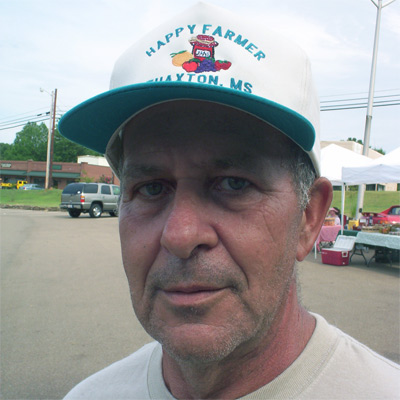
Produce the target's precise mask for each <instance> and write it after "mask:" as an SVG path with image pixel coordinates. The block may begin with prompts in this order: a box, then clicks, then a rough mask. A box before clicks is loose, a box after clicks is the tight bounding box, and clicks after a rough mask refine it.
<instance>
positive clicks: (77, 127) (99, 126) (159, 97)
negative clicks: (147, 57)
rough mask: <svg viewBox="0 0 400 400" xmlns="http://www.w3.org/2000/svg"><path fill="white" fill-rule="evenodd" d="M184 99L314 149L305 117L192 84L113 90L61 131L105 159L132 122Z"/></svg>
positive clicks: (73, 114)
mask: <svg viewBox="0 0 400 400" xmlns="http://www.w3.org/2000/svg"><path fill="white" fill-rule="evenodd" d="M182 99H190V100H204V101H211V102H215V103H220V104H224V105H227V106H231V107H234V108H238V109H240V110H242V111H245V112H248V113H250V114H252V115H255V116H256V117H258V118H260V119H262V120H264V121H266V122H267V123H269V124H270V125H273V126H274V127H275V128H277V129H279V130H280V131H281V132H283V133H284V134H286V135H287V136H289V137H290V138H291V139H292V140H293V141H294V142H295V143H297V144H298V145H299V146H300V147H301V148H302V149H303V150H305V151H307V152H310V151H311V150H312V148H313V145H314V142H315V136H316V135H315V130H314V127H313V125H312V124H311V123H310V122H309V121H308V120H307V119H305V118H304V117H303V116H301V115H300V114H298V113H296V112H294V111H292V110H290V109H288V108H286V107H283V106H281V105H280V104H277V103H275V102H272V101H269V100H267V99H264V98H262V97H258V96H255V95H253V94H250V93H245V92H241V91H239V90H236V89H228V88H224V87H219V86H213V85H203V84H198V83H190V82H157V83H154V82H149V83H139V84H134V85H129V86H123V87H120V88H117V89H112V90H109V91H107V92H105V93H102V94H100V95H98V96H95V97H93V98H91V99H89V100H87V101H85V102H83V103H81V104H79V105H78V106H76V107H74V108H73V109H71V110H70V111H68V112H67V113H66V114H65V115H64V116H63V117H62V118H61V120H60V122H59V124H58V129H59V131H60V133H61V134H62V135H63V136H65V137H66V138H67V139H70V140H72V141H73V142H76V143H79V144H81V145H83V146H85V147H88V148H90V149H92V150H95V151H98V152H99V153H102V154H104V153H105V151H106V147H107V144H108V141H109V140H110V138H111V136H112V135H113V134H114V132H115V131H116V130H117V129H118V128H119V127H120V126H121V125H122V124H123V123H124V122H125V121H126V120H127V119H129V118H130V117H131V116H133V115H134V114H136V113H137V112H139V111H140V110H143V109H145V108H147V107H149V106H151V105H154V104H157V103H162V102H165V101H171V100H182Z"/></svg>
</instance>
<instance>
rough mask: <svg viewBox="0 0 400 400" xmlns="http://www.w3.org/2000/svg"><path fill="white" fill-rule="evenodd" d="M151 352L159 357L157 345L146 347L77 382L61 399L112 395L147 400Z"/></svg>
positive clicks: (100, 397) (106, 397) (109, 397)
mask: <svg viewBox="0 0 400 400" xmlns="http://www.w3.org/2000/svg"><path fill="white" fill-rule="evenodd" d="M157 350H158V351H157ZM155 353H158V354H159V355H160V354H161V346H160V344H159V343H157V342H152V343H149V344H146V345H145V346H143V347H142V348H140V349H139V350H137V351H136V352H134V353H132V354H131V355H129V356H128V357H126V358H124V359H122V360H120V361H117V362H115V363H113V364H111V365H109V366H108V367H106V368H104V369H103V370H101V371H99V372H97V373H95V374H94V375H91V376H90V377H88V378H87V379H85V380H84V381H82V382H81V383H79V384H78V385H77V386H75V387H74V388H73V389H72V390H71V391H70V392H69V393H68V394H67V395H66V397H65V399H68V400H71V399H112V398H116V396H117V397H118V398H119V399H123V398H129V399H134V398H140V399H144V398H149V395H148V387H147V373H148V367H149V363H150V360H151V358H152V356H153V355H154V354H155Z"/></svg>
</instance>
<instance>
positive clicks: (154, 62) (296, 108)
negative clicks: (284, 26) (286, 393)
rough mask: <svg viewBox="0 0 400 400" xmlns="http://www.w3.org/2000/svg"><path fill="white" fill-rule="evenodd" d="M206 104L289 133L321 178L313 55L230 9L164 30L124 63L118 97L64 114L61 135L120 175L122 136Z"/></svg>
mask: <svg viewBox="0 0 400 400" xmlns="http://www.w3.org/2000/svg"><path fill="white" fill-rule="evenodd" d="M184 99H191V100H202V101H211V102H216V103H221V104H224V105H227V106H230V107H234V108H237V109H240V110H242V111H244V112H248V113H250V114H252V115H254V116H256V117H258V118H260V119H262V120H264V121H265V122H267V123H268V124H270V125H272V126H274V127H275V128H276V129H278V130H280V131H281V132H283V133H284V134H285V135H287V136H288V137H290V138H291V139H292V140H293V141H294V142H295V143H297V144H298V145H299V146H300V147H301V148H302V149H303V150H304V151H305V152H306V153H307V154H308V155H309V157H310V159H311V161H312V163H313V165H314V167H315V169H316V171H317V173H318V174H319V101H318V96H317V94H316V91H315V88H314V84H313V80H312V77H311V69H310V63H309V60H308V58H307V56H306V55H305V53H304V52H303V51H302V50H301V49H300V48H299V47H298V46H297V45H296V44H294V43H293V42H291V41H289V40H287V39H286V38H284V37H282V36H281V35H278V34H276V33H274V32H271V31H269V30H267V29H265V27H256V26H255V25H254V24H253V23H252V21H246V19H245V18H243V17H242V16H236V15H234V14H232V13H230V12H229V11H227V10H224V9H221V8H218V7H215V6H211V5H209V4H206V3H202V2H201V3H198V4H196V5H195V6H193V7H191V8H189V9H188V10H186V11H184V12H182V13H181V14H179V15H178V16H176V17H174V18H172V19H171V20H169V21H166V22H165V23H163V24H162V25H161V26H160V27H158V28H156V29H154V30H153V31H152V32H150V33H149V34H147V35H145V36H144V37H143V38H142V39H141V40H140V41H138V42H137V43H135V44H133V45H132V46H131V47H130V48H128V49H127V50H126V51H125V52H124V53H123V54H122V56H121V57H120V58H119V59H118V60H117V62H116V63H115V66H114V70H113V72H112V76H111V81H110V90H109V91H107V92H105V93H103V94H100V95H98V96H96V97H94V98H92V99H89V100H88V101H86V102H84V103H82V104H81V105H78V106H77V107H75V108H74V109H72V110H70V111H69V112H68V113H66V114H65V115H64V117H63V118H62V119H61V121H60V123H59V129H60V132H61V133H62V134H63V135H64V136H66V137H67V138H69V139H71V140H73V141H75V142H78V143H80V144H83V145H84V146H86V147H89V148H92V149H94V150H96V151H99V152H101V153H105V154H106V157H107V159H108V160H109V162H110V165H111V166H112V167H113V168H114V170H115V169H116V166H117V165H118V160H119V158H120V156H121V154H120V153H121V149H120V146H121V143H120V138H119V132H120V131H121V129H122V128H123V126H124V124H125V123H126V122H127V121H128V120H129V119H130V118H132V117H133V116H134V115H135V114H137V113H139V112H141V111H142V110H144V109H145V108H147V107H150V106H152V105H154V104H158V103H161V102H165V101H173V100H184Z"/></svg>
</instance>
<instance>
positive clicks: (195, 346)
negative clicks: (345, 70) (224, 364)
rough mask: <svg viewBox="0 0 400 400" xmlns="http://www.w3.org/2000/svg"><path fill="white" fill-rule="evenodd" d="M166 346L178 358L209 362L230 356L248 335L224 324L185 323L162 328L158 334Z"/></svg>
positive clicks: (156, 336) (184, 360) (185, 360)
mask: <svg viewBox="0 0 400 400" xmlns="http://www.w3.org/2000/svg"><path fill="white" fill-rule="evenodd" d="M149 333H150V334H151V335H152V336H153V337H154V338H155V339H156V340H158V341H159V342H160V343H161V344H162V346H163V349H164V350H165V351H166V352H167V353H168V354H169V356H170V357H172V358H173V359H175V360H176V361H181V362H190V363H201V364H209V363H215V362H220V361H222V360H224V359H226V358H227V357H229V356H230V355H231V354H232V353H233V352H234V351H235V349H236V348H237V347H238V346H239V345H240V344H241V343H242V342H243V341H245V340H246V337H245V336H247V335H244V334H243V333H241V334H239V332H232V330H231V329H227V328H225V327H215V326H209V325H204V324H183V325H180V326H178V327H174V328H169V329H165V327H164V329H162V331H161V332H160V331H158V334H157V335H154V334H152V332H149Z"/></svg>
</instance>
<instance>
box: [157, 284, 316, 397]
mask: <svg viewBox="0 0 400 400" xmlns="http://www.w3.org/2000/svg"><path fill="white" fill-rule="evenodd" d="M314 328H315V319H314V317H312V316H311V315H310V314H309V313H308V312H307V311H306V310H305V309H304V308H303V307H301V306H300V305H299V303H298V299H297V291H296V285H295V283H293V284H292V286H291V288H290V292H289V296H288V299H287V302H286V304H285V307H283V310H282V312H281V313H280V315H279V316H278V317H277V318H276V323H275V324H274V326H273V327H271V330H270V333H269V335H267V336H266V337H265V339H264V340H263V341H261V342H260V346H258V347H257V348H256V349H254V350H253V351H251V352H248V353H246V354H244V355H241V356H240V357H230V358H229V360H224V361H222V362H220V363H218V364H212V365H210V364H207V365H204V366H199V365H198V364H196V365H193V364H189V363H182V362H180V361H177V360H174V359H173V358H171V357H170V356H169V355H168V354H167V353H166V352H165V351H164V354H163V375H164V380H165V383H166V385H167V387H168V389H169V390H170V392H171V393H172V394H173V395H174V397H176V398H178V399H190V398H238V397H242V396H244V395H246V394H248V393H251V392H253V391H255V390H257V389H258V388H260V387H262V386H264V385H266V384H267V383H269V382H271V381H272V380H274V379H275V378H276V377H277V376H278V375H280V374H281V373H282V372H283V371H285V370H286V369H287V368H288V367H289V366H290V365H291V364H292V363H293V362H294V361H295V360H296V358H297V357H298V356H299V355H300V354H301V352H302V351H303V350H304V348H305V346H306V345H307V343H308V341H309V339H310V338H311V336H312V333H313V331H314Z"/></svg>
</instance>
